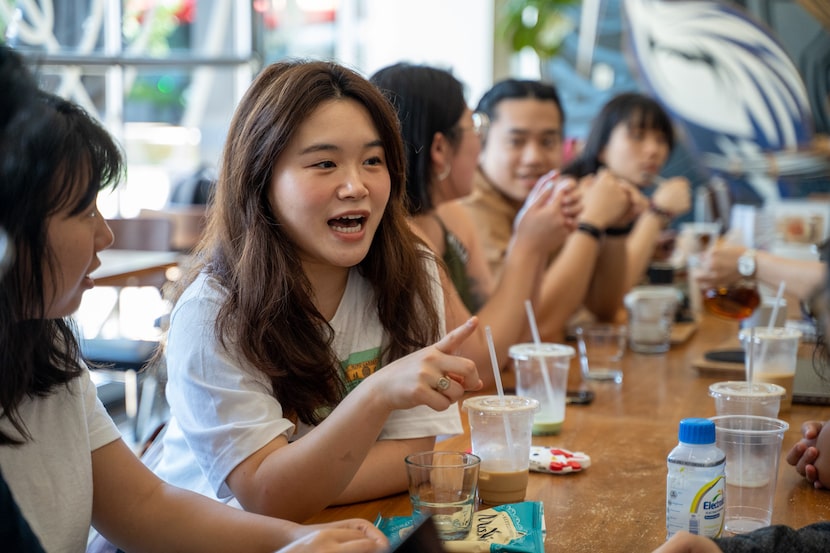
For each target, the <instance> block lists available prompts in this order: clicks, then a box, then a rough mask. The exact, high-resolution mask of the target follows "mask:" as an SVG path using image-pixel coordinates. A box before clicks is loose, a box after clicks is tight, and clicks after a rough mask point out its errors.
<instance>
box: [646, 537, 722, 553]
mask: <svg viewBox="0 0 830 553" xmlns="http://www.w3.org/2000/svg"><path fill="white" fill-rule="evenodd" d="M652 553H721V548H720V547H718V546H717V544H716V543H715V542H713V541H712V540H710V539H709V538H707V537H704V536H696V535H694V534H690V533H688V532H678V533H677V534H675V535H674V536H672V537H671V538H670V539H669V540H668V541H667V542H666V543H664V544H663V545H661V546H660V547H658V548H657V549H655V550H654V551H653V552H652Z"/></svg>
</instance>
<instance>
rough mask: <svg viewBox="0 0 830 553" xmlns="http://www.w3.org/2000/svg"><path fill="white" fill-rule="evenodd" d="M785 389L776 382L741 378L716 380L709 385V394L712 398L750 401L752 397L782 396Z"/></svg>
mask: <svg viewBox="0 0 830 553" xmlns="http://www.w3.org/2000/svg"><path fill="white" fill-rule="evenodd" d="M785 393H786V390H785V389H784V387H783V386H779V385H778V384H770V383H767V382H753V383H752V385H751V386H750V383H749V382H745V381H742V380H739V381H729V382H716V383H715V384H712V385H711V386H709V395H710V396H712V397H713V398H726V399H730V400H738V401H750V400H752V399H758V398H763V399H774V398H782V397H784V394H785Z"/></svg>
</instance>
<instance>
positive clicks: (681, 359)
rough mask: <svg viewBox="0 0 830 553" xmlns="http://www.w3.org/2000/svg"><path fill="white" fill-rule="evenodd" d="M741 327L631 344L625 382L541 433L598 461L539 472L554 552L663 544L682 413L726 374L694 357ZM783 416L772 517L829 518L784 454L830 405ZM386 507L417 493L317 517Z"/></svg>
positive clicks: (393, 509) (533, 494) (822, 495)
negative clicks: (699, 365)
mask: <svg viewBox="0 0 830 553" xmlns="http://www.w3.org/2000/svg"><path fill="white" fill-rule="evenodd" d="M737 331H738V328H737V323H734V322H729V321H721V320H718V319H714V318H706V319H704V321H703V322H702V324H701V326H700V328H698V330H697V332H696V333H695V335H694V336H693V337H692V338H691V339H690V340H689V341H688V342H687V343H685V344H681V345H676V346H673V348H672V350H671V351H670V352H669V353H668V354H667V355H644V354H636V353H633V352H631V351H628V352H627V353H626V356H625V358H624V365H623V367H624V380H623V383H622V384H621V385H619V386H617V385H614V384H605V383H597V384H596V385H594V387H593V389H594V391H595V393H596V398H595V400H594V402H593V403H592V404H591V405H587V406H568V408H567V412H566V419H565V425H564V428H563V430H562V433H561V434H560V435H558V436H551V437H534V440H533V442H534V444H535V445H548V446H560V447H564V448H567V449H570V450H573V451H584V452H585V453H587V454H588V455H590V456H591V463H592V464H591V466H590V468H588V469H586V470H585V471H583V472H580V473H573V474H569V475H562V476H555V475H547V474H539V473H531V475H530V482H529V484H528V493H527V499H528V500H535V501H542V502H543V503H544V506H545V522H546V526H547V536H546V540H545V550H546V551H568V552H580V551H585V552H590V553H597V552H602V553H605V552H610V551H646V552H647V551H651V550H653V549H654V548H655V547H657V546H658V545H660V544H661V543H663V541H664V540H665V537H666V530H665V500H666V455H667V454H668V452H669V451H670V450H671V449H672V448H673V447H674V446H675V445H676V443H677V427H678V423H679V422H680V419H683V418H686V417H710V416H713V415H714V414H715V407H714V401H713V400H712V398H710V397H709V395H708V388H709V385H710V384H712V383H714V382H718V381H720V380H723V378H717V377H702V376H699V375H698V372H697V370H696V369H694V368H693V367H692V364H691V362H692V360H694V359H696V358H698V357H700V356H701V354H702V352H704V351H706V350H709V349H713V348H715V347H717V346H718V345H719V344H721V343H722V342H724V341H728V340H730V339H732V337H733V336H734V335H735V334H736V333H737ZM570 380H571V385H572V386H579V385H580V377H579V369H578V365H577V362H576V360H574V361H573V362H572V364H571V371H570ZM600 384H602V385H600ZM779 417H780V418H782V419H784V420H786V421H788V422H789V423H790V430H789V431H788V432H787V434H786V436H785V438H784V444H783V448H782V460H781V466H780V470H779V476H778V486H777V489H776V499H775V507H774V512H773V524H779V523H780V524H787V525H790V526H793V527H801V526H804V525H806V524H809V523H811V522H814V521H819V520H828V519H830V492H828V491H818V490H814V489H813V487H812V486H811V485H810V484H808V483H807V482H806V481H805V480H804V479H803V478H802V477H801V476H799V475H798V473H796V472H795V469H794V468H793V467H791V466H790V465H788V464H787V463H786V462H785V461H784V460H783V455H784V454H785V453H786V452H787V451H788V450H789V449H790V447H792V445H793V444H794V443H795V442H796V441H798V439H799V438H800V435H801V433H800V427H801V423H802V422H804V421H806V420H813V419H821V420H826V419H828V418H830V408H827V407H818V406H807V405H793V406H792V409H791V410H790V411H789V412H782V413H781V414H780V415H779ZM464 419H465V427H466V417H464ZM469 446H470V441H469V435H468V434H465V435H462V436H456V437H453V438H450V439H448V440H445V441H443V442H440V443H439V445H438V447H439V448H440V449H459V450H467V449H468V448H469ZM378 514H380V515H382V516H384V517H389V516H401V515H410V514H411V507H410V504H409V498H408V496H407V495H406V494H399V495H396V496H393V497H388V498H384V499H380V500H376V501H371V502H365V503H360V504H355V505H348V506H343V507H331V508H329V509H326V510H325V511H323V512H322V513H320V514H318V515H316V516H315V517H313V518H312V519H311V521H313V522H323V521H332V520H339V519H343V518H348V517H362V518H366V519H369V520H373V519H374V518H375V517H377V516H378Z"/></svg>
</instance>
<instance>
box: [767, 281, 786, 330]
mask: <svg viewBox="0 0 830 553" xmlns="http://www.w3.org/2000/svg"><path fill="white" fill-rule="evenodd" d="M786 286H787V283H786V282H784V281H783V280H782V281H781V282H780V283H779V284H778V294H777V295H776V296H775V303H774V304H773V306H772V315H770V317H769V324H768V325H767V330H772V328H773V327H774V326H775V321H776V320H777V319H778V308H779V307H780V305H781V299H782V298H783V297H784V288H785V287H786Z"/></svg>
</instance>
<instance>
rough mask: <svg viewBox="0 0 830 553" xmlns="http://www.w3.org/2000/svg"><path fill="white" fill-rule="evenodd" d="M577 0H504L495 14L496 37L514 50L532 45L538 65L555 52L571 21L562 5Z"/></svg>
mask: <svg viewBox="0 0 830 553" xmlns="http://www.w3.org/2000/svg"><path fill="white" fill-rule="evenodd" d="M580 3H581V0H505V2H504V3H503V4H502V6H501V10H500V14H499V16H498V17H497V22H496V29H497V33H498V35H497V36H500V37H504V38H505V39H506V40H507V44H508V46H509V47H510V49H511V50H512V51H514V52H520V51H521V50H523V49H524V48H527V47H529V48H532V49H533V51H534V52H536V55H537V56H539V61H540V63H541V64H542V65H544V64H545V61H546V60H548V59H550V58H552V57H553V56H555V55H556V54H557V53H558V52H559V48H560V47H561V46H562V41H563V40H564V39H565V36H566V35H567V34H568V33H569V32H570V31H571V30H572V29H573V28H574V22H573V21H572V20H571V18H570V17H568V16H567V15H566V14H565V10H564V8H567V7H569V6H576V5H579V4H580Z"/></svg>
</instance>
